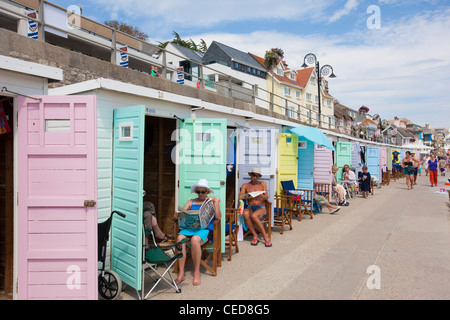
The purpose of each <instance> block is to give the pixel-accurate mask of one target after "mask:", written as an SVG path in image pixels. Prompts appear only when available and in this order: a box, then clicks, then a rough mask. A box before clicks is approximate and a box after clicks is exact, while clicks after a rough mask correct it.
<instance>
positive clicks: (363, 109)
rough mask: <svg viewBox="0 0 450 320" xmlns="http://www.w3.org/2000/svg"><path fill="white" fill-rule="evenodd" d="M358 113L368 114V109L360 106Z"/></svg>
mask: <svg viewBox="0 0 450 320" xmlns="http://www.w3.org/2000/svg"><path fill="white" fill-rule="evenodd" d="M359 112H364V113H367V112H369V108H367V107H366V106H361V107H360V108H359Z"/></svg>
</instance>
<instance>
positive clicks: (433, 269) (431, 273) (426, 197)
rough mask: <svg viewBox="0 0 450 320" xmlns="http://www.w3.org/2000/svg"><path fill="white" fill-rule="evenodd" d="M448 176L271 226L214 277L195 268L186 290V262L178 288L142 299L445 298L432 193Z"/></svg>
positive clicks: (449, 243)
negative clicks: (195, 277) (267, 236)
mask: <svg viewBox="0 0 450 320" xmlns="http://www.w3.org/2000/svg"><path fill="white" fill-rule="evenodd" d="M448 178H450V176H446V177H441V176H438V179H439V183H438V187H433V188H432V187H430V184H429V180H428V177H426V176H424V175H422V176H419V177H418V181H417V185H416V186H415V187H414V189H413V190H407V188H406V183H405V180H404V179H401V180H397V181H396V182H394V181H391V183H390V185H389V186H383V187H382V188H381V189H375V193H374V195H373V196H369V198H368V199H363V198H359V197H357V198H355V199H351V200H350V206H348V207H342V208H341V210H340V211H339V212H338V213H337V214H335V215H330V214H329V213H328V210H327V209H326V208H324V210H323V212H322V213H319V214H316V215H315V216H314V219H312V220H311V219H310V218H309V216H307V215H306V216H304V217H303V219H302V221H301V222H299V221H298V220H294V221H293V230H288V229H287V228H286V229H285V232H284V234H283V235H280V233H279V230H280V229H279V227H275V228H273V229H272V242H273V247H272V248H266V247H264V244H263V243H262V242H260V243H259V245H258V246H256V247H254V246H251V245H250V241H249V240H246V241H243V242H240V243H239V249H240V252H239V253H234V254H233V257H232V261H228V260H227V259H226V256H225V255H224V259H223V262H222V267H221V268H219V270H218V275H217V276H216V277H213V276H211V275H209V274H208V273H206V272H205V271H204V269H203V268H202V284H201V285H200V286H199V287H194V286H193V285H192V267H191V266H192V265H190V266H188V267H187V268H186V270H187V272H186V281H185V282H183V283H182V284H181V286H180V287H181V289H182V292H181V293H179V294H177V293H175V292H174V290H173V289H171V288H169V287H168V286H167V285H165V284H162V283H160V284H159V287H158V288H157V289H156V290H155V291H154V292H153V293H152V294H151V295H150V296H149V298H148V299H149V300H184V299H189V300H192V299H194V300H203V299H211V300H216V299H217V300H239V299H245V300H254V299H261V300H278V299H282V300H302V299H319V300H322V299H323V300H327V299H333V300H366V299H377V300H378V299H381V300H384V299H400V300H410V299H427V300H428V299H433V300H434V299H439V300H440V299H450V220H449V217H450V209H449V208H448V207H447V205H446V203H447V202H448V201H449V198H448V195H441V194H435V191H439V189H440V188H444V187H445V188H446V189H447V190H448V189H450V187H449V186H445V185H444V181H447V179H448ZM444 179H445V180H444ZM247 239H248V238H247ZM369 266H375V267H373V268H372V269H371V270H369V271H368V267H369ZM148 285H150V282H148ZM374 285H379V289H377V288H376V287H375V288H373V287H374ZM369 287H372V288H373V289H369ZM133 291H134V289H132V288H130V287H128V288H126V289H125V291H124V292H122V294H121V297H120V299H124V300H134V299H136V298H137V295H136V293H135V292H133Z"/></svg>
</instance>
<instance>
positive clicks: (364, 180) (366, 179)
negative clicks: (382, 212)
mask: <svg viewBox="0 0 450 320" xmlns="http://www.w3.org/2000/svg"><path fill="white" fill-rule="evenodd" d="M362 170H363V172H362V173H361V176H360V178H359V182H360V183H361V190H360V191H361V192H362V195H363V197H364V198H368V197H369V192H370V182H371V180H372V177H371V176H370V173H369V172H368V171H367V166H363V167H362Z"/></svg>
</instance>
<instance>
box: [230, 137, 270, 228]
mask: <svg viewBox="0 0 450 320" xmlns="http://www.w3.org/2000/svg"><path fill="white" fill-rule="evenodd" d="M277 137H278V129H274V128H251V129H239V147H238V159H239V162H238V171H239V188H240V187H241V186H242V185H243V184H244V183H247V182H250V176H249V175H248V173H249V172H250V171H251V170H252V169H253V168H260V169H261V174H262V177H261V178H260V179H259V180H260V181H264V182H265V183H266V184H267V192H268V194H269V201H271V202H272V203H273V201H274V200H273V199H274V196H275V193H276V168H277V160H278V159H277V158H278V157H277V145H276V141H277ZM239 192H240V189H239V190H237V193H239ZM271 214H272V216H273V212H272V213H271ZM272 222H273V219H272Z"/></svg>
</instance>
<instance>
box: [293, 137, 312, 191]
mask: <svg viewBox="0 0 450 320" xmlns="http://www.w3.org/2000/svg"><path fill="white" fill-rule="evenodd" d="M297 188H298V189H304V190H314V142H312V141H310V140H301V139H299V141H298V183H297Z"/></svg>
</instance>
